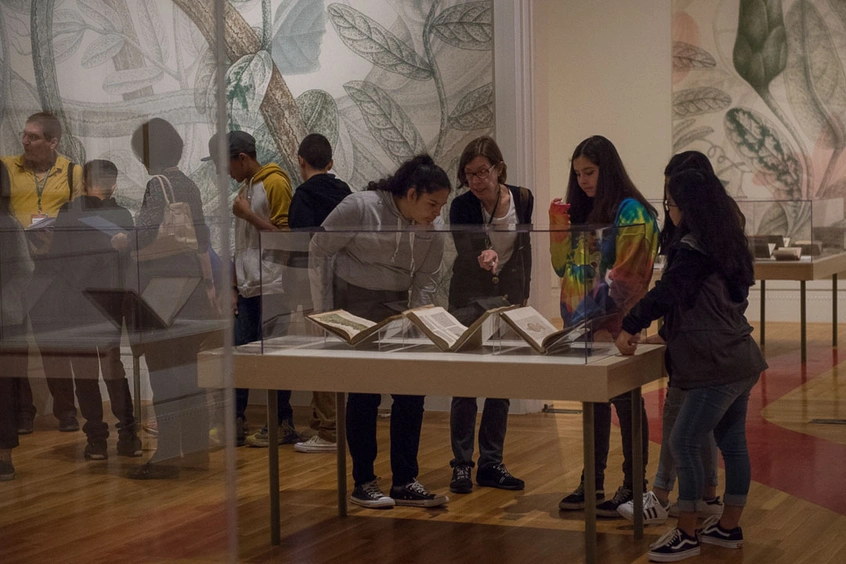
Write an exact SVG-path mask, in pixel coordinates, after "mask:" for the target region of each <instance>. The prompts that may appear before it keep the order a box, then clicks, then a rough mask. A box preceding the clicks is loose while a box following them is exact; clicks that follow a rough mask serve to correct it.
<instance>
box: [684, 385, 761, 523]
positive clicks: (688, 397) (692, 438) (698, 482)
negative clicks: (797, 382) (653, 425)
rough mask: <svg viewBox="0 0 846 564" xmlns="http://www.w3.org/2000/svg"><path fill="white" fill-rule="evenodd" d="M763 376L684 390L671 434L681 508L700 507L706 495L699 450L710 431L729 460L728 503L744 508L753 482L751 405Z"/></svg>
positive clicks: (727, 466) (692, 510) (727, 479)
mask: <svg viewBox="0 0 846 564" xmlns="http://www.w3.org/2000/svg"><path fill="white" fill-rule="evenodd" d="M758 376H759V375H757V374H756V375H755V376H754V377H752V378H747V379H744V380H738V381H736V382H731V383H729V384H723V385H720V386H708V387H704V388H692V389H689V390H685V396H684V400H683V401H682V406H681V410H679V416H678V418H677V419H676V424H675V426H674V427H673V431H672V433H671V434H670V449H671V450H672V454H673V458H675V460H676V468H677V470H678V473H679V511H683V512H694V511H696V500H698V499H702V490H703V489H704V481H705V479H704V471H703V468H702V459H701V456H700V451H701V447H702V443H703V442H704V441H706V437H707V435H708V433H709V432H711V431H713V432H714V439H715V440H716V441H717V446H718V447H719V448H720V452H722V454H723V461H724V462H725V465H726V489H725V495H724V497H723V499H724V501H725V503H726V505H733V506H738V507H743V506H745V505H746V495H747V494H748V493H749V484H750V483H751V481H752V470H751V465H750V463H749V451H748V450H747V448H746V409H747V406H748V404H749V392H750V390H752V388H753V386H755V383H756V382H757V381H758Z"/></svg>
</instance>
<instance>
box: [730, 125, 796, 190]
mask: <svg viewBox="0 0 846 564" xmlns="http://www.w3.org/2000/svg"><path fill="white" fill-rule="evenodd" d="M724 126H725V130H726V137H727V138H728V139H729V141H730V142H731V144H732V145H733V146H734V148H735V149H736V150H737V153H738V154H739V155H740V157H741V158H742V159H743V160H744V162H746V164H748V165H749V167H750V168H751V169H752V170H753V171H755V172H756V173H757V174H758V175H759V177H760V178H761V179H763V180H764V181H765V182H767V183H768V184H770V185H771V186H772V187H773V193H774V196H775V197H777V198H788V199H798V198H801V197H802V191H801V182H802V179H801V177H802V168H801V166H800V165H799V161H798V160H797V158H796V155H795V154H794V152H793V151H792V150H791V148H790V145H789V144H787V143H786V142H785V141H783V140H782V139H781V135H780V133H779V131H778V130H777V129H776V128H775V126H774V125H773V124H772V123H771V122H769V121H768V120H767V119H766V118H765V117H764V116H762V115H761V114H759V113H757V112H755V111H754V110H751V109H749V108H732V109H730V110H729V111H728V112H726V115H725V119H724Z"/></svg>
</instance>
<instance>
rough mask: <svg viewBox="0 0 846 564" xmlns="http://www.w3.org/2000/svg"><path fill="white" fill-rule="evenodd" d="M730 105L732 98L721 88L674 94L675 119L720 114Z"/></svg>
mask: <svg viewBox="0 0 846 564" xmlns="http://www.w3.org/2000/svg"><path fill="white" fill-rule="evenodd" d="M730 105H731V96H729V95H728V94H727V93H725V92H723V91H722V90H720V89H719V88H713V87H710V86H700V87H699V88H689V89H687V90H680V91H678V92H676V93H674V94H673V117H674V118H683V117H688V116H698V115H702V114H707V113H711V112H718V111H721V110H724V109H726V108H728V107H729V106H730Z"/></svg>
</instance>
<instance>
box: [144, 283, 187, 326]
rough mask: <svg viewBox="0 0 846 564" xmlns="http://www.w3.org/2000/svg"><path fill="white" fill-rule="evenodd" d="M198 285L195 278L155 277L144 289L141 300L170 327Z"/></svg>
mask: <svg viewBox="0 0 846 564" xmlns="http://www.w3.org/2000/svg"><path fill="white" fill-rule="evenodd" d="M199 283H200V279H199V278H197V277H196V276H193V277H192V276H161V277H155V278H153V279H152V280H150V282H149V283H148V284H147V286H146V287H145V288H144V291H143V292H142V293H141V298H142V299H143V300H144V301H145V302H147V305H149V306H150V309H152V310H153V311H154V312H156V315H158V316H159V317H160V318H162V320H163V321H164V322H165V323H167V324H168V325H170V324H171V323H172V322H173V318H175V317H176V316H177V314H178V313H179V312H180V310H182V307H183V306H184V305H185V302H187V301H188V298H189V297H191V294H192V293H193V292H194V289H195V288H196V287H197V284H199Z"/></svg>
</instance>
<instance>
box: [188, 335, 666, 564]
mask: <svg viewBox="0 0 846 564" xmlns="http://www.w3.org/2000/svg"><path fill="white" fill-rule="evenodd" d="M514 345H515V346H513V347H509V346H505V347H503V348H501V349H499V350H498V351H497V352H496V353H494V352H493V349H488V348H484V349H482V350H481V351H480V352H478V353H443V352H440V351H437V349H435V347H434V346H431V345H410V344H409V345H397V346H394V347H391V348H387V349H386V347H383V348H382V350H376V349H373V350H361V349H352V348H350V347H348V346H347V345H345V344H343V343H341V342H340V341H336V340H333V339H324V338H323V337H293V336H292V337H281V338H278V339H273V340H270V341H266V342H265V343H264V345H263V353H262V345H261V344H260V343H254V344H251V345H247V346H244V347H238V348H237V349H235V350H234V352H233V353H232V355H231V356H232V373H233V375H234V378H233V379H234V382H233V384H234V386H236V387H239V388H260V389H266V390H268V432H269V441H270V444H271V445H275V444H277V437H278V425H277V415H276V392H275V390H299V391H312V390H320V391H327V392H338V396H337V398H338V400H337V407H338V412H337V414H336V419H337V421H340V422H343V421H345V419H346V416H345V413H346V404H345V393H347V392H359V393H392V394H412V395H442V396H466V397H500V398H514V399H538V398H541V399H549V400H559V401H560V400H564V401H579V402H582V404H583V407H584V409H583V415H582V418H583V422H584V463H585V501H586V506H585V550H586V555H587V562H591V563H593V562H596V558H597V547H596V495H595V492H596V487H595V483H594V481H595V480H594V468H593V466H594V426H593V408H594V404H595V403H604V402H607V401H609V400H610V399H611V398H613V397H614V396H618V395H620V394H624V393H627V392H629V393H631V396H632V401H633V402H635V404H636V405H637V404H639V403H640V401H641V386H643V385H644V384H647V383H649V382H652V381H655V380H657V379H659V378H661V377H662V376H663V371H664V347H663V346H658V345H642V346H640V347H639V348H638V351H637V354H636V355H634V356H621V355H618V354H614V355H610V349H609V348H608V347H609V346H611V347H613V345H611V343H603V346H604V347H605V348H603V351H604V353H602V354H601V353H600V352H595V353H594V355H593V356H590V357H585V356H584V355H581V356H579V355H574V356H540V355H536V354H532V353H531V352H530V349H529V347H528V346H527V345H524V344H522V345H521V344H518V343H514ZM614 352H616V350H614ZM226 356H227V352H226V351H223V350H218V351H208V352H205V353H201V354H200V360H199V362H200V365H199V374H200V385H201V386H206V387H220V386H222V385H223V384H224V373H223V367H224V366H225V362H224V361H225V360H226V358H225V357H226ZM640 414H641V410H640V409H633V410H632V415H633V430H632V433H633V437H632V438H633V443H634V444H633V446H632V453H633V458H634V460H633V466H634V503H635V506H634V514H635V516H636V520H635V527H634V534H635V538H641V537H642V536H643V518H642V515H643V511H642V503H643V499H642V498H643V495H642V494H643V491H642V490H643V475H642V474H643V451H642V437H641V429H642V421H641V417H640ZM337 441H338V442H337V444H338V453H337V456H338V459H337V460H338V514H339V515H340V516H345V515H346V504H347V492H346V489H347V487H346V484H347V471H346V436H345V428H344V425H343V424H341V425H338V440H337ZM278 456H279V453H278V449H276V448H270V449H268V458H269V468H270V503H271V505H270V517H271V531H270V534H271V542H272V543H273V544H274V545H278V544H279V542H280V520H279V470H278V469H279V461H278Z"/></svg>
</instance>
